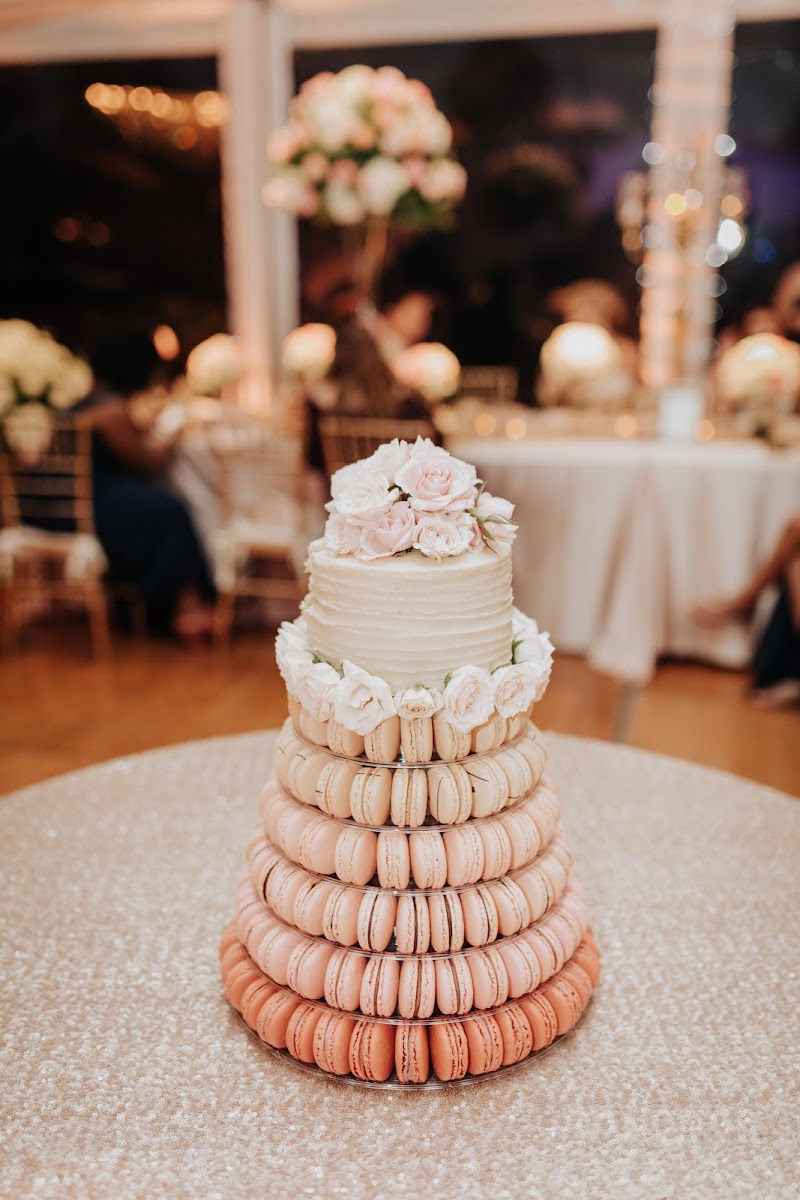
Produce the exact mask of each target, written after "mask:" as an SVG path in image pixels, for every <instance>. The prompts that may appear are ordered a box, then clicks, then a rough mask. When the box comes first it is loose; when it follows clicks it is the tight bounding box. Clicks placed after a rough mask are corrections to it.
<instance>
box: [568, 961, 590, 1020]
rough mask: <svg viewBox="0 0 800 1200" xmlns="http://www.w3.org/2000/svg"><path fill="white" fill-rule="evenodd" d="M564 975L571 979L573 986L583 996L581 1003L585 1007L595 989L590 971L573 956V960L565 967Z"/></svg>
mask: <svg viewBox="0 0 800 1200" xmlns="http://www.w3.org/2000/svg"><path fill="white" fill-rule="evenodd" d="M564 975H565V976H566V978H567V979H569V981H570V983H571V984H572V986H573V987H574V988H575V989H576V991H577V992H578V994H579V996H580V998H581V1004H582V1005H583V1007H584V1008H586V1005H587V1004H588V1003H589V1001H590V1000H591V998H592V992H593V991H594V984H593V983H592V980H591V978H590V976H589V973H588V972H587V971H585V970H584V969H583V967H582V966H581V965H580V963H577V962H575V959H574V958H573V959H572V961H571V962H569V963H567V965H566V967H565V968H564Z"/></svg>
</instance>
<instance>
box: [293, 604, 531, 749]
mask: <svg viewBox="0 0 800 1200" xmlns="http://www.w3.org/2000/svg"><path fill="white" fill-rule="evenodd" d="M512 637H513V645H512V661H511V662H510V663H509V664H508V665H507V666H503V667H498V668H497V670H495V671H491V672H490V671H487V670H485V669H484V668H482V667H474V666H471V665H465V666H462V667H458V668H457V669H456V670H455V671H453V672H452V674H451V675H449V676H448V677H447V680H446V681H445V686H444V689H443V690H441V691H440V690H438V689H437V688H429V687H426V686H425V685H424V684H421V683H420V684H416V685H415V686H413V687H408V688H404V689H401V690H400V691H397V692H395V693H394V695H393V694H392V691H391V689H390V687H389V685H388V683H387V682H386V680H384V679H381V678H380V676H378V675H372V674H370V673H369V672H368V671H365V670H363V669H362V668H361V667H359V666H356V665H355V663H352V662H347V661H345V662H344V663H343V664H342V670H341V671H338V670H337V669H336V668H335V667H333V666H332V665H331V664H330V663H327V662H323V661H320V660H319V659H318V658H317V657H316V656H315V655H314V652H313V649H312V647H311V646H310V644H309V640H308V631H307V627H306V623H305V620H304V619H303V618H302V617H299V618H298V619H297V620H296V621H294V622H292V623H289V622H284V623H283V625H281V627H280V629H279V630H278V636H277V638H276V641H275V656H276V659H277V662H278V668H279V670H280V672H281V675H282V676H283V679H284V682H285V683H286V686H287V688H288V690H289V691H290V692H291V693H292V695H294V696H296V697H297V699H298V700H299V701H300V703H301V704H302V705H303V707H304V708H305V709H307V711H308V712H309V713H310V714H311V716H312V717H314V718H315V719H316V720H318V721H327V720H329V718H331V717H335V719H336V720H337V721H338V722H339V723H340V724H341V725H344V726H345V728H347V729H350V730H352V731H353V732H354V733H360V734H368V733H371V732H372V731H373V730H374V729H376V728H377V726H378V725H380V723H381V722H382V721H385V720H387V719H388V718H389V717H393V716H395V715H397V716H399V717H402V718H404V719H406V720H413V719H416V718H425V717H432V716H433V715H434V714H435V713H437V712H440V711H443V712H444V715H445V717H446V718H447V720H448V722H449V723H450V725H452V726H453V728H455V729H457V730H459V731H460V732H461V733H471V732H472V730H473V729H476V728H477V727H478V726H479V725H483V724H485V723H486V721H488V720H489V718H490V717H491V716H492V714H493V713H494V712H498V713H499V714H500V715H501V716H503V717H513V716H516V715H517V714H518V713H521V712H526V711H527V710H528V709H529V708H530V706H531V704H534V703H535V702H536V701H537V700H541V698H542V696H543V695H544V692H545V689H546V687H547V684H548V682H549V679H550V671H551V668H552V663H553V646H552V643H551V641H550V638H549V636H548V635H547V634H546V633H540V632H539V628H538V626H537V624H536V622H535V621H533V620H531V618H530V617H526V616H524V614H522V613H520V612H519V611H518V610H517V609H514V610H513V617H512Z"/></svg>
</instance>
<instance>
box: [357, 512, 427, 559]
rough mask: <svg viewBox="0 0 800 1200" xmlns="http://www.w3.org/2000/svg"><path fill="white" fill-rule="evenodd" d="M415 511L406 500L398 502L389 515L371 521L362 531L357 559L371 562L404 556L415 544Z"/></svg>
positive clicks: (385, 514)
mask: <svg viewBox="0 0 800 1200" xmlns="http://www.w3.org/2000/svg"><path fill="white" fill-rule="evenodd" d="M415 529H416V521H415V518H414V510H413V509H412V508H411V506H410V505H409V503H408V501H406V500H398V501H397V502H396V503H395V504H393V505H392V507H391V508H390V509H389V511H388V512H387V513H384V514H383V516H382V517H377V518H376V519H375V520H373V521H369V522H368V523H367V524H366V525H364V526H363V528H362V529H361V531H360V541H359V547H358V550H357V551H356V557H357V558H362V559H364V560H366V561H369V560H370V559H373V558H390V557H391V556H392V555H393V554H402V553H403V551H404V550H410V549H411V547H412V545H413V544H414V536H415Z"/></svg>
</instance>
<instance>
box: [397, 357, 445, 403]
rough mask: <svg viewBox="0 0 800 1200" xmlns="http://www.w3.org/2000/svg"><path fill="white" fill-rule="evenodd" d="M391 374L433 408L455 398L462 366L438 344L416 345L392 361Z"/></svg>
mask: <svg viewBox="0 0 800 1200" xmlns="http://www.w3.org/2000/svg"><path fill="white" fill-rule="evenodd" d="M392 373H393V374H394V377H395V379H397V380H398V382H399V383H402V384H405V386H406V387H409V388H413V390H414V391H415V392H419V394H420V395H421V396H424V398H425V399H426V400H428V401H430V402H431V403H434V404H435V403H438V402H439V401H440V400H447V399H448V397H450V396H453V395H455V393H456V391H457V390H458V382H459V379H460V378H461V364H460V362H459V361H458V359H457V358H456V356H455V354H453V351H452V350H448V348H447V346H443V345H442V343H441V342H417V343H416V344H415V345H413V346H408V347H407V348H406V349H405V350H401V351H400V353H399V354H398V355H397V357H396V358H394V359H393V361H392Z"/></svg>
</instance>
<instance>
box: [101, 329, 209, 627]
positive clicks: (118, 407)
mask: <svg viewBox="0 0 800 1200" xmlns="http://www.w3.org/2000/svg"><path fill="white" fill-rule="evenodd" d="M158 362H159V360H158V357H157V355H156V353H155V350H154V348H153V344H152V342H151V340H150V338H149V337H148V336H147V334H145V333H138V332H132V331H131V332H129V331H124V332H123V331H120V332H119V333H116V334H114V335H111V336H109V337H108V338H106V339H105V340H104V341H103V343H102V344H101V345H100V346H98V349H97V353H96V354H95V356H94V360H93V363H92V366H93V369H94V373H95V379H96V381H97V384H96V387H95V390H94V391H93V392H92V394H91V395H90V396H89V397H88V398H87V399H86V400H85V401H84V402H83V404H82V405H81V409H82V411H84V412H85V413H87V419H88V420H89V422H90V424H91V428H92V435H93V436H92V455H93V487H94V521H95V531H96V533H97V537H98V538H99V540H100V543H101V544H102V546H103V549H104V550H105V552H106V555H107V556H108V559H109V562H110V564H111V570H112V573H113V574H114V575H115V576H116V577H118V578H119V579H122V580H125V581H126V582H130V583H132V584H133V585H134V586H135V587H136V589H137V590H138V592H139V593H140V594H141V596H142V598H143V599H144V601H145V604H146V606H147V611H148V618H149V623H150V626H151V628H152V629H154V630H156V631H161V632H166V631H170V632H172V633H174V634H175V635H176V636H177V637H179V638H180V639H181V640H182V641H184V642H186V643H187V644H193V643H195V642H197V641H201V640H203V639H204V638H205V637H207V636H208V635H209V634H210V633H211V632H212V629H213V616H214V609H213V603H214V600H215V598H216V591H215V588H214V583H213V580H212V578H211V572H210V570H209V566H208V563H207V561H206V558H205V555H204V553H203V550H202V547H201V545H200V541H199V539H198V536H197V533H196V532H195V529H194V526H193V525H192V521H191V518H190V516H189V513H188V510H187V508H186V506H185V504H184V503H183V501H182V500H181V499H180V498H179V497H178V496H176V495H174V494H173V493H172V492H170V491H167V489H166V488H164V487H162V486H160V484H159V483H158V482H157V481H156V480H157V477H158V475H159V473H160V472H161V471H162V470H163V468H164V467H165V466H166V464H167V463H168V462H169V460H170V458H171V457H172V455H173V454H174V453H175V450H176V448H177V444H178V441H179V439H180V432H178V433H176V434H175V435H173V437H172V438H171V439H169V440H168V441H155V440H152V439H150V438H147V437H145V436H144V435H143V434H142V433H141V432H140V431H139V430H138V429H137V428H136V426H135V425H134V423H133V421H132V420H131V417H130V414H129V410H128V400H129V399H130V397H131V396H133V395H134V394H135V393H137V392H140V391H143V390H144V389H145V388H146V387H148V386H149V385H150V384H151V383H152V381H153V377H154V374H155V371H156V369H157V367H158Z"/></svg>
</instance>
